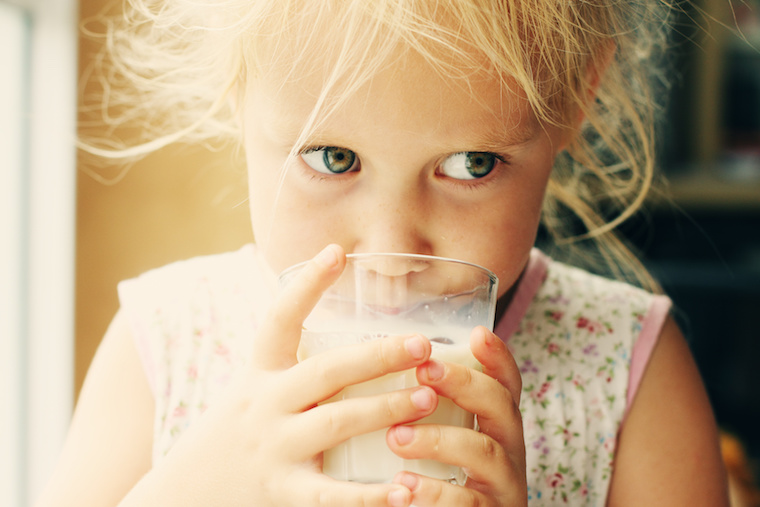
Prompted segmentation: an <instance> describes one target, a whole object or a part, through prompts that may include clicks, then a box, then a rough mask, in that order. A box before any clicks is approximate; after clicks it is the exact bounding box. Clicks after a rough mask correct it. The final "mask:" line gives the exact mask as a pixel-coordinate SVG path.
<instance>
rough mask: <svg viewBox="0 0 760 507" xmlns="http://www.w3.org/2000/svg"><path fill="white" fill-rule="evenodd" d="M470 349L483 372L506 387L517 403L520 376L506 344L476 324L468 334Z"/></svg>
mask: <svg viewBox="0 0 760 507" xmlns="http://www.w3.org/2000/svg"><path fill="white" fill-rule="evenodd" d="M470 349H471V350H472V353H473V355H474V356H475V359H477V360H478V361H479V362H480V364H482V365H483V373H485V374H486V375H488V376H490V377H493V378H495V379H496V380H498V381H499V383H501V385H503V386H504V387H506V388H507V389H508V390H509V392H510V394H511V395H512V399H513V400H514V403H515V404H516V405H519V404H520V395H521V394H522V377H521V376H520V370H519V368H518V367H517V363H516V362H515V358H514V356H512V353H511V352H510V351H509V349H508V348H507V345H506V344H505V343H504V342H503V341H502V340H501V339H500V338H499V337H498V336H496V335H495V334H494V333H492V332H491V331H489V330H488V329H487V328H485V327H483V326H478V327H476V328H475V329H473V330H472V333H471V334H470Z"/></svg>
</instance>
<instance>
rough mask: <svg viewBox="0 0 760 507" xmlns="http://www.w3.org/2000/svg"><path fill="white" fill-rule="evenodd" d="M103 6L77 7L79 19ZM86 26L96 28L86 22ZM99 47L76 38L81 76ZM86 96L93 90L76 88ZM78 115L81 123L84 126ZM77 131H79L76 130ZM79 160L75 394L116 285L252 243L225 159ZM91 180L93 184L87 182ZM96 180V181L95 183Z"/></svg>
mask: <svg viewBox="0 0 760 507" xmlns="http://www.w3.org/2000/svg"><path fill="white" fill-rule="evenodd" d="M105 4H106V2H105V1H104V0H82V1H81V3H80V19H81V20H88V19H89V18H90V17H92V16H94V15H96V14H97V13H98V12H100V11H101V10H102V9H103V7H104V5H105ZM87 26H88V27H89V26H96V25H93V24H92V23H90V22H88V25H87ZM99 50H100V45H99V41H98V40H97V39H92V38H90V37H81V38H80V50H79V67H80V68H79V75H80V76H86V75H88V74H89V68H90V67H91V65H92V62H93V59H94V57H95V55H96V54H97V52H98V51H99ZM82 86H83V87H84V93H85V94H87V93H92V91H93V90H94V89H95V88H94V87H93V86H92V83H82ZM90 119H91V118H89V117H88V116H87V115H86V114H85V113H80V123H81V125H85V124H86V122H87V121H88V120H90ZM82 128H83V127H82ZM122 170H125V168H123V167H119V166H116V165H113V164H108V163H106V162H105V161H97V160H94V159H93V158H92V157H91V156H83V155H81V154H80V157H79V174H78V184H77V193H78V198H77V243H76V245H77V246H76V248H77V264H76V272H77V275H76V358H75V361H76V364H75V382H76V390H77V393H78V392H79V388H80V387H81V385H82V381H83V380H84V376H85V374H86V372H87V368H88V367H89V364H90V361H91V360H92V357H93V355H94V353H95V350H96V348H97V346H98V344H99V342H100V339H101V338H102V337H103V333H104V332H105V331H106V328H107V326H108V323H109V322H110V320H111V318H112V317H113V315H114V313H115V312H116V310H117V309H118V301H117V296H116V284H117V283H118V282H119V281H120V280H123V279H125V278H129V277H133V276H136V275H138V274H139V273H141V272H143V271H145V270H147V269H150V268H154V267H158V266H161V265H163V264H166V263H168V262H172V261H174V260H178V259H182V258H187V257H190V256H194V255H201V254H208V253H213V252H219V251H225V250H229V249H233V248H237V247H238V246H240V245H242V244H244V243H246V242H250V241H251V240H252V237H251V233H250V232H249V231H250V225H249V219H248V207H247V201H246V200H245V199H246V188H245V175H244V173H243V171H242V170H241V169H240V168H237V167H234V165H233V163H232V156H231V153H228V152H216V153H214V152H210V151H206V150H203V149H200V148H189V147H175V148H171V149H166V150H163V151H161V152H159V153H157V154H155V155H153V156H150V157H148V158H146V159H144V160H142V161H140V162H139V163H136V164H134V165H133V166H132V167H129V168H126V170H127V172H126V173H125V175H124V177H123V178H122V179H121V181H119V182H117V183H114V184H103V183H101V182H99V181H97V180H96V178H97V177H98V176H99V177H100V178H106V179H113V178H114V177H115V176H116V175H118V174H119V173H120V172H121V171H122ZM93 174H94V175H96V177H93ZM100 178H97V179H100Z"/></svg>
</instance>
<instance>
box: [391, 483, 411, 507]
mask: <svg viewBox="0 0 760 507" xmlns="http://www.w3.org/2000/svg"><path fill="white" fill-rule="evenodd" d="M388 505H390V506H391V507H406V506H407V505H409V492H408V491H406V490H404V489H401V488H399V489H394V490H393V491H391V492H390V493H388Z"/></svg>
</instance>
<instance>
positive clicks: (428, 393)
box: [411, 387, 435, 410]
mask: <svg viewBox="0 0 760 507" xmlns="http://www.w3.org/2000/svg"><path fill="white" fill-rule="evenodd" d="M411 398H412V403H413V404H414V406H415V407H417V408H418V409H420V410H430V409H431V408H433V403H435V400H434V399H433V391H432V390H430V389H427V388H424V387H423V388H421V389H417V390H416V391H414V392H413V393H412V396H411Z"/></svg>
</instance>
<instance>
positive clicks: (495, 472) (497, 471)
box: [386, 424, 522, 488]
mask: <svg viewBox="0 0 760 507" xmlns="http://www.w3.org/2000/svg"><path fill="white" fill-rule="evenodd" d="M386 442H387V443H388V447H390V449H391V450H392V451H393V452H394V453H395V454H397V455H398V456H400V457H402V458H404V459H432V460H435V461H439V462H441V463H445V464H448V465H454V466H459V467H462V468H463V469H464V471H465V473H466V474H467V477H468V480H470V479H469V478H472V479H473V480H474V481H477V482H479V483H483V484H487V485H488V486H489V487H494V488H498V487H500V485H502V484H504V483H505V481H509V482H512V481H519V477H520V473H521V472H520V470H522V468H521V467H520V465H519V464H517V463H515V462H514V461H513V460H512V459H511V458H510V457H509V456H508V455H507V453H506V451H505V449H504V447H502V446H501V444H499V442H497V441H496V440H494V439H493V438H491V437H490V436H488V435H486V434H484V433H478V432H477V431H473V430H469V429H465V428H457V427H454V426H444V425H438V424H413V425H403V426H394V427H393V428H391V429H390V430H389V431H388V434H387V437H386Z"/></svg>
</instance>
